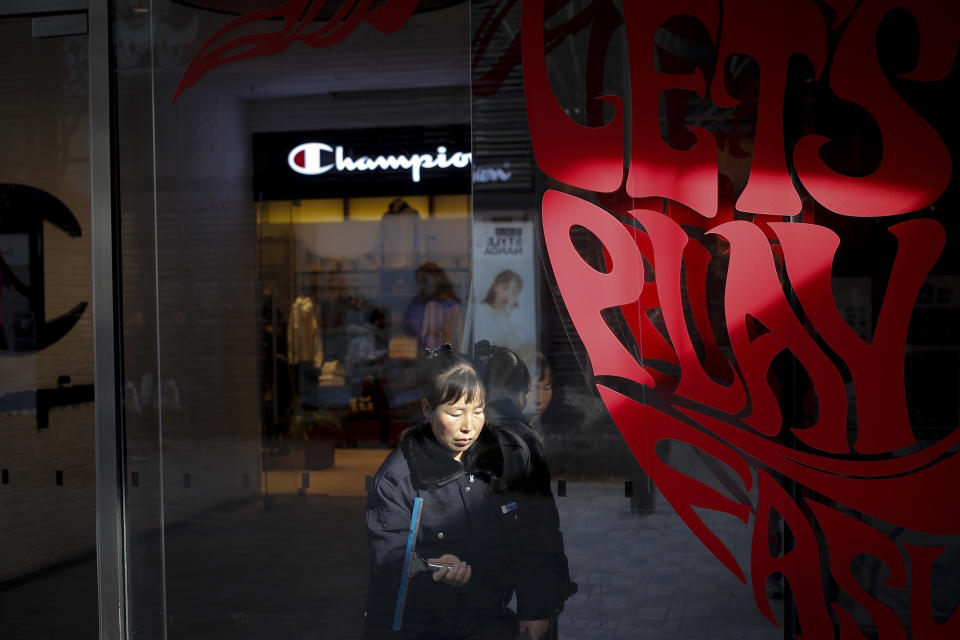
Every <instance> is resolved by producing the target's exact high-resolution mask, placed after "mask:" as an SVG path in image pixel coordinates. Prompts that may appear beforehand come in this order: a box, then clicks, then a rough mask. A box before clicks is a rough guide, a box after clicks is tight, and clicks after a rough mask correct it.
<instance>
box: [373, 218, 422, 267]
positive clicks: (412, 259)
mask: <svg viewBox="0 0 960 640" xmlns="http://www.w3.org/2000/svg"><path fill="white" fill-rule="evenodd" d="M377 252H378V253H379V255H378V256H377V257H378V258H379V261H380V264H381V265H382V266H383V268H385V269H412V268H414V267H416V266H417V265H418V264H420V214H418V213H417V211H416V210H415V209H412V208H408V209H406V210H403V211H398V212H393V213H387V214H385V215H384V216H383V217H382V218H381V219H380V226H379V230H378V234H377Z"/></svg>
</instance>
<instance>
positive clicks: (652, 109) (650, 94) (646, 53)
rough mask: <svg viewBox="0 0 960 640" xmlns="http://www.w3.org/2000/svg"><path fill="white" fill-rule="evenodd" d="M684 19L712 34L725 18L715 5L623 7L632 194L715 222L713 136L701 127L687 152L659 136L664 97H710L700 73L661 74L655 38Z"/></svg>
mask: <svg viewBox="0 0 960 640" xmlns="http://www.w3.org/2000/svg"><path fill="white" fill-rule="evenodd" d="M679 15H689V16H693V17H695V18H696V19H698V20H699V21H700V22H702V23H703V24H704V25H705V26H706V28H707V31H708V32H709V33H711V34H713V33H715V32H716V30H717V26H718V23H719V19H720V14H719V7H718V5H717V3H716V2H713V1H711V0H682V1H679V2H625V3H624V4H623V16H624V21H625V24H626V29H627V40H628V42H629V48H630V85H631V88H632V91H631V93H632V98H633V108H632V112H631V117H632V125H633V127H632V135H631V140H630V171H629V173H628V175H627V193H628V194H630V195H631V196H633V197H635V198H645V197H649V196H661V197H665V198H669V199H671V200H675V201H676V202H680V203H683V204H685V205H687V206H688V207H690V208H691V209H694V210H695V211H697V212H699V213H700V214H701V215H703V216H706V217H708V218H712V217H713V216H715V215H716V213H717V145H716V141H715V140H714V138H713V134H711V133H710V132H709V131H708V130H707V129H704V128H702V127H690V128H689V130H690V131H691V132H692V133H693V134H694V135H695V136H696V143H695V144H694V146H693V147H692V148H690V149H688V150H686V151H680V150H678V149H674V148H672V147H671V146H670V145H668V144H667V143H666V142H665V141H664V140H663V137H662V136H661V134H660V116H659V109H660V104H659V99H660V94H661V93H663V92H664V91H667V90H670V89H687V90H689V91H693V92H695V93H696V94H697V95H699V96H700V97H701V98H704V97H706V80H705V79H704V77H703V74H702V73H701V72H700V70H699V69H696V70H695V71H694V72H693V73H689V74H678V73H673V74H668V73H662V72H658V71H656V64H655V58H654V47H653V43H654V35H655V34H656V32H657V30H658V29H660V27H661V26H662V25H663V23H664V22H666V21H667V20H669V19H670V18H672V17H674V16H679ZM524 37H526V33H524ZM541 51H542V50H541ZM540 55H541V56H542V55H543V54H542V53H541V54H540ZM524 71H526V66H524ZM528 91H529V89H528ZM531 134H532V135H533V130H532V129H531ZM537 163H538V164H539V163H540V155H539V154H537Z"/></svg>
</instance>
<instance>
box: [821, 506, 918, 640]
mask: <svg viewBox="0 0 960 640" xmlns="http://www.w3.org/2000/svg"><path fill="white" fill-rule="evenodd" d="M806 504H807V505H809V506H810V508H811V509H812V510H813V513H814V515H815V516H816V519H817V522H818V523H819V524H820V529H821V530H822V531H823V535H824V538H826V541H827V547H828V548H829V549H830V572H831V573H832V574H833V578H834V579H835V580H836V581H837V584H838V585H839V586H840V588H841V589H843V590H844V591H846V592H847V593H848V594H849V595H850V596H851V597H852V598H853V599H854V600H856V601H857V603H858V604H860V606H862V607H863V608H864V609H866V611H867V613H869V614H870V617H871V618H873V621H874V623H875V624H876V625H877V629H883V637H884V638H890V639H891V640H906V638H907V630H906V627H904V624H903V621H902V620H900V617H899V616H897V614H896V612H894V611H893V610H891V609H890V608H889V607H887V606H885V605H884V604H883V603H881V602H880V601H879V600H877V599H876V598H873V597H871V596H870V594H869V593H867V591H866V590H865V589H864V588H863V587H862V586H861V585H860V583H859V582H858V581H857V578H856V577H855V576H854V575H853V574H852V573H851V572H850V565H851V563H852V562H853V559H854V558H856V557H857V556H858V555H861V554H865V555H871V556H873V557H875V558H878V559H880V561H882V562H883V563H884V564H885V565H886V566H887V569H889V571H890V576H889V577H888V578H887V579H886V580H885V581H884V584H885V585H886V586H887V587H889V588H891V589H906V588H907V569H906V566H905V565H904V562H903V558H902V557H901V555H900V551H899V550H898V549H897V545H896V544H895V543H894V542H893V541H892V540H891V539H890V538H888V537H887V536H886V535H884V534H883V533H881V532H880V531H878V530H877V529H874V528H873V527H871V526H870V525H868V524H866V523H865V522H862V521H861V520H858V519H857V518H853V517H851V516H849V515H846V514H844V513H841V512H840V511H837V510H835V509H831V508H830V507H827V506H826V505H823V504H820V503H819V502H816V501H813V500H807V501H806ZM833 609H834V611H836V612H837V617H838V618H839V619H840V637H841V638H846V637H848V636H855V635H857V634H861V632H860V628H859V627H858V626H857V623H856V622H855V621H854V619H853V617H852V616H851V615H850V614H849V613H848V612H847V611H846V610H845V609H844V608H843V607H841V606H840V605H839V604H837V603H834V604H833Z"/></svg>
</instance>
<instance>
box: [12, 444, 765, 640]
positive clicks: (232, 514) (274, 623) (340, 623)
mask: <svg viewBox="0 0 960 640" xmlns="http://www.w3.org/2000/svg"><path fill="white" fill-rule="evenodd" d="M384 454H385V452H384V451H373V452H370V451H368V452H364V451H356V450H353V451H352V450H338V459H337V466H336V467H335V468H334V469H332V470H330V471H321V472H312V473H311V482H310V493H309V494H307V495H304V496H297V495H296V486H295V485H291V487H290V489H291V490H290V492H289V494H288V495H276V496H273V497H272V503H271V508H269V509H264V506H263V503H261V502H259V501H257V502H251V503H246V504H241V505H233V506H231V507H228V508H223V509H218V510H214V511H210V512H208V513H206V514H205V515H203V516H201V517H199V518H195V519H193V520H191V521H190V522H187V523H184V524H179V525H175V526H173V527H170V528H168V530H167V532H166V575H165V580H166V592H167V601H166V607H167V611H168V613H169V618H168V628H167V638H169V639H171V640H173V639H178V638H182V639H194V638H196V639H199V640H213V639H217V638H242V639H247V638H249V639H254V638H256V639H270V640H273V639H299V638H303V639H306V638H359V637H360V633H361V628H362V626H361V625H362V619H361V614H362V611H363V608H364V598H365V593H366V580H367V576H366V565H367V557H366V549H365V540H364V537H365V531H364V523H363V517H362V513H363V505H364V498H363V495H364V492H363V486H364V485H363V476H364V475H371V474H372V473H373V470H374V469H375V468H376V466H377V465H378V464H379V461H380V460H381V459H382V457H383V455H384ZM324 474H326V475H324ZM275 486H276V485H275ZM324 487H326V488H327V491H324V490H323V488H324ZM558 505H559V509H560V515H561V522H562V527H563V530H564V535H565V539H566V546H567V553H568V556H569V558H570V562H571V573H572V574H573V578H574V580H576V581H577V582H578V583H579V588H580V590H579V593H578V594H577V595H576V596H574V597H573V598H572V599H571V600H570V601H569V602H568V603H567V610H566V611H565V612H564V614H563V616H562V617H561V622H560V631H561V633H560V637H561V638H565V639H569V640H579V639H582V638H631V639H634V638H640V639H652V640H654V639H663V640H667V639H669V640H693V639H697V640H701V639H704V638H710V639H714V638H716V639H724V640H726V639H733V638H738V639H740V638H742V639H748V640H753V639H757V640H760V639H763V640H779V639H780V638H782V637H783V636H782V632H780V631H779V630H778V629H776V628H775V627H774V626H773V625H771V624H770V623H769V622H768V621H767V620H765V619H764V618H763V617H761V616H760V614H759V613H758V612H757V611H756V607H755V605H754V603H753V597H752V594H751V592H750V590H749V588H748V587H747V586H745V585H743V584H741V583H740V582H739V581H738V580H737V579H736V578H734V577H733V576H732V575H731V574H730V573H729V572H728V571H727V570H726V569H725V568H724V567H723V566H722V565H721V564H720V563H719V561H717V560H716V559H715V558H713V556H712V555H710V553H709V552H708V551H707V550H706V549H705V548H704V547H703V545H702V544H701V543H700V542H699V541H698V540H697V539H696V538H695V537H694V536H693V534H692V533H690V532H689V531H688V530H687V528H686V526H685V525H684V524H683V523H682V522H681V521H680V519H679V518H678V517H677V516H676V515H675V514H674V513H673V511H672V510H671V509H670V508H669V506H668V505H666V504H665V503H664V502H663V501H662V499H661V498H659V496H658V497H657V502H656V505H657V508H656V511H655V512H654V513H652V514H649V515H638V514H632V513H631V512H630V500H629V499H627V498H625V497H623V484H622V483H616V484H614V483H574V482H570V483H568V484H567V495H566V496H565V497H561V498H558ZM703 516H704V518H705V519H708V523H709V524H710V526H711V527H712V528H713V529H714V530H716V531H718V532H719V534H720V536H721V538H723V539H724V540H725V541H726V542H727V543H728V545H729V546H730V547H731V548H732V549H733V550H734V552H735V553H736V554H739V555H738V558H739V559H740V560H741V562H742V563H743V564H744V566H746V563H745V560H746V557H745V554H746V552H747V549H748V545H749V538H750V530H749V529H748V528H747V527H745V526H743V525H742V523H740V522H739V521H737V520H735V519H733V518H726V517H723V516H717V515H716V514H710V513H704V514H703ZM711 518H712V519H711ZM132 570H133V571H134V572H135V574H136V575H140V576H144V577H145V578H144V580H145V581H146V582H149V581H150V580H151V578H149V577H146V576H149V575H150V574H149V572H146V571H144V568H143V567H136V566H135V567H132ZM137 572H139V573H137ZM94 580H95V565H94V564H93V562H92V561H91V560H87V561H86V562H83V563H80V564H79V565H77V566H74V567H72V568H69V569H66V570H64V571H60V572H57V573H55V574H52V575H48V576H45V577H41V578H38V579H36V580H31V581H29V582H27V583H25V584H23V585H21V586H19V587H17V588H15V589H9V590H6V591H0V637H2V638H4V640H8V639H9V640H13V639H20V638H23V639H28V638H43V639H44V640H48V639H50V638H69V639H70V640H75V639H78V638H93V637H95V635H96V631H95V629H96V626H95V625H96V622H95V620H96V611H95V609H94V602H95V592H94V591H92V589H94V588H95V582H93V581H94ZM156 580H158V578H156ZM155 586H156V585H150V584H144V582H139V583H138V582H137V581H136V580H135V581H134V582H133V584H132V588H133V593H134V602H133V605H134V609H135V613H136V614H137V615H136V616H135V618H134V621H133V632H134V634H133V637H134V638H150V639H153V638H158V639H160V638H162V636H161V635H160V634H159V628H160V626H159V624H158V620H157V618H156V616H155V615H153V614H154V610H153V607H154V606H155V605H157V604H158V603H157V602H156V601H152V602H151V601H148V600H145V599H144V598H143V597H142V595H143V594H144V593H147V592H148V591H149V590H150V589H151V588H155Z"/></svg>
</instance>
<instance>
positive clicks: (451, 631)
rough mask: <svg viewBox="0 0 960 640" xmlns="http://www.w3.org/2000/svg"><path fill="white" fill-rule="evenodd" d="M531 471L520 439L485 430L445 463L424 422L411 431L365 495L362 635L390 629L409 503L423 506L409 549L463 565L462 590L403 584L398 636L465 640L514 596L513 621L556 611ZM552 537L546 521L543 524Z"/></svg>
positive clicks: (420, 577)
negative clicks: (468, 573)
mask: <svg viewBox="0 0 960 640" xmlns="http://www.w3.org/2000/svg"><path fill="white" fill-rule="evenodd" d="M533 475H534V469H533V466H532V463H531V455H530V450H529V448H528V446H527V445H526V443H525V442H524V441H523V439H522V438H519V437H517V436H516V435H514V434H512V433H510V432H509V431H506V430H503V431H501V430H498V429H496V428H495V427H493V426H490V425H487V426H485V427H484V429H483V430H482V431H481V432H480V435H479V437H478V438H477V441H476V442H475V443H474V445H473V446H472V447H470V449H468V450H467V451H466V452H464V455H463V459H462V463H461V462H458V461H456V460H454V459H453V457H452V456H451V454H450V453H449V451H447V450H446V449H444V448H443V447H442V445H440V444H439V443H438V442H437V441H436V439H435V438H434V436H433V433H432V432H431V430H430V426H429V425H428V424H423V425H419V426H417V427H414V428H412V429H411V430H410V431H409V432H408V434H407V436H406V438H404V440H403V442H402V443H401V445H400V446H399V447H398V448H397V449H396V450H395V451H393V452H392V453H391V454H390V455H389V456H388V457H387V459H386V460H385V461H384V463H383V464H382V465H381V467H380V469H379V470H378V471H377V474H376V476H375V477H374V479H373V486H372V487H371V490H370V492H369V493H368V495H367V511H366V517H367V539H368V544H369V548H370V563H371V571H370V587H369V592H368V598H367V630H368V632H367V636H368V637H379V636H380V635H381V634H382V632H383V631H384V630H389V629H390V628H391V625H392V623H393V619H394V611H395V607H396V602H397V592H398V590H399V586H400V577H401V572H402V567H403V562H404V553H405V550H406V544H407V537H408V531H409V527H410V517H411V510H412V506H413V501H414V498H416V497H418V496H419V497H422V498H423V506H422V513H421V520H420V529H419V534H418V538H417V544H416V549H417V552H418V553H419V554H420V555H421V556H422V557H423V558H435V557H438V556H441V555H443V554H445V553H452V554H453V555H455V556H457V557H458V558H460V559H461V560H463V561H466V562H467V563H469V564H470V566H471V568H472V571H473V573H472V577H471V579H470V582H468V583H467V584H466V585H465V586H463V587H454V586H451V585H448V584H441V583H436V582H434V581H433V579H432V577H431V575H430V573H429V572H424V573H419V574H417V575H415V576H413V577H412V578H411V579H410V583H409V587H408V591H407V598H406V605H405V609H404V615H403V630H404V631H405V633H404V634H403V635H404V636H407V637H421V635H423V634H426V633H427V632H431V633H436V632H440V633H446V634H448V635H447V636H444V637H471V636H472V635H474V634H475V633H476V632H477V630H478V629H482V628H483V627H484V625H486V624H488V623H489V622H490V621H492V620H502V619H503V618H504V616H505V615H509V612H508V611H507V609H506V607H507V604H508V602H509V601H510V598H511V597H512V595H513V593H514V590H516V593H517V607H518V611H517V614H518V616H519V618H520V619H521V620H538V619H543V618H549V617H550V615H551V614H552V613H553V612H554V611H555V610H556V608H557V607H556V603H557V591H558V587H557V585H556V577H555V576H556V572H555V571H554V570H553V568H552V563H553V562H554V560H555V559H554V558H553V557H552V556H551V555H550V554H547V553H544V552H543V550H542V548H541V546H542V542H541V541H542V540H543V539H544V535H545V534H544V532H543V531H542V527H543V526H544V523H543V522H540V521H539V520H540V519H539V518H538V517H537V516H536V514H537V512H538V507H536V506H535V504H534V502H535V501H536V500H538V499H540V498H539V497H538V496H536V495H535V492H534V491H533V490H532V489H531V488H532V487H533V486H534V479H533ZM546 526H547V527H552V528H553V529H554V530H556V522H550V523H546Z"/></svg>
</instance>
